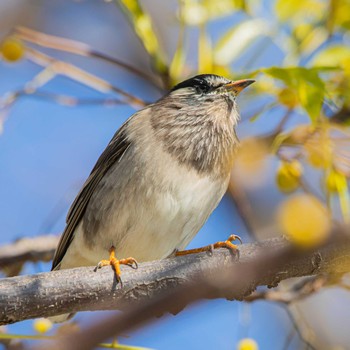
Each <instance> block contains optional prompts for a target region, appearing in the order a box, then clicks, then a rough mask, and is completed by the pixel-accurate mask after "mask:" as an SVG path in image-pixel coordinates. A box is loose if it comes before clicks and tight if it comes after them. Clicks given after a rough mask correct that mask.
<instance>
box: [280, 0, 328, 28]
mask: <svg viewBox="0 0 350 350" xmlns="http://www.w3.org/2000/svg"><path fill="white" fill-rule="evenodd" d="M326 5H327V4H326V3H325V2H324V1H318V0H302V1H296V0H277V1H276V4H275V12H276V15H277V17H278V19H279V20H280V21H282V22H286V21H289V20H293V19H297V20H298V22H300V23H301V22H303V20H306V19H308V20H310V19H313V20H320V19H321V18H322V17H323V16H324V13H325V12H324V11H325V9H326Z"/></svg>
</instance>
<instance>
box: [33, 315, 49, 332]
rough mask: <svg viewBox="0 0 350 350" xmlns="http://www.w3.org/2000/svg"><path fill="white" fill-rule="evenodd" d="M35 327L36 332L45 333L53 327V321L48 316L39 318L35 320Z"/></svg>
mask: <svg viewBox="0 0 350 350" xmlns="http://www.w3.org/2000/svg"><path fill="white" fill-rule="evenodd" d="M33 328H34V329H35V331H36V332H38V333H40V334H44V333H47V332H48V331H49V330H50V329H51V328H52V322H51V321H50V320H49V319H47V318H38V319H36V320H34V322H33Z"/></svg>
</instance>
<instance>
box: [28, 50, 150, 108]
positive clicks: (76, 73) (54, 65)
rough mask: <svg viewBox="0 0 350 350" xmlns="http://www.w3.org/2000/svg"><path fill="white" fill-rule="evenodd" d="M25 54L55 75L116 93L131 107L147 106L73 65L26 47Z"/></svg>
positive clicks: (134, 97) (98, 89) (145, 103)
mask: <svg viewBox="0 0 350 350" xmlns="http://www.w3.org/2000/svg"><path fill="white" fill-rule="evenodd" d="M25 52H26V57H27V58H28V59H29V60H31V61H32V62H34V63H36V64H38V65H40V66H44V67H49V68H50V69H52V71H53V72H54V73H55V74H61V75H64V76H66V77H68V78H70V79H73V80H75V81H77V82H79V83H81V84H84V85H86V86H89V87H91V88H93V89H95V90H97V91H100V92H102V93H107V92H115V93H118V94H120V95H121V96H123V97H124V98H125V100H126V102H128V103H129V104H131V105H135V106H139V107H140V106H141V107H144V106H146V105H147V104H148V103H147V102H145V101H143V100H141V99H140V98H138V97H136V96H133V95H132V94H130V93H128V92H125V91H124V90H122V89H120V88H118V87H116V86H114V85H112V84H111V83H109V82H107V81H106V80H103V79H102V78H99V77H97V76H96V75H93V74H91V73H88V72H86V71H84V70H83V69H81V68H78V67H76V66H74V65H73V64H70V63H67V62H63V61H60V60H57V59H55V58H53V57H50V56H48V55H46V54H44V53H42V52H40V51H38V50H35V49H33V48H31V47H26V51H25Z"/></svg>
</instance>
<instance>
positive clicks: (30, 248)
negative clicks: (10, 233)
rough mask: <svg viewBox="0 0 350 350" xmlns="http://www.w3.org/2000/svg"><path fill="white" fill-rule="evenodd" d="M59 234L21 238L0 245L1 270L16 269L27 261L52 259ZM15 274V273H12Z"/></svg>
mask: <svg viewBox="0 0 350 350" xmlns="http://www.w3.org/2000/svg"><path fill="white" fill-rule="evenodd" d="M58 239H59V237H58V236H55V235H46V236H44V235H43V236H38V237H31V238H21V239H19V240H18V241H16V242H14V243H11V244H7V245H4V246H1V247H0V270H6V272H8V271H16V270H17V269H18V268H19V269H20V268H21V267H22V265H23V264H24V263H25V262H27V261H31V262H37V261H50V260H51V259H52V257H53V254H54V252H55V249H56V246H57V244H58ZM11 275H13V273H12V274H11Z"/></svg>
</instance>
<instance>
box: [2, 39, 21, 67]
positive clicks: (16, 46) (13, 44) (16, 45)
mask: <svg viewBox="0 0 350 350" xmlns="http://www.w3.org/2000/svg"><path fill="white" fill-rule="evenodd" d="M0 51H1V53H2V57H3V58H4V59H5V60H6V61H9V62H16V61H18V60H20V59H21V58H22V57H23V55H24V46H23V43H22V41H20V40H18V39H16V38H12V37H9V38H6V39H5V40H4V41H3V42H2V44H1V47H0Z"/></svg>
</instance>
